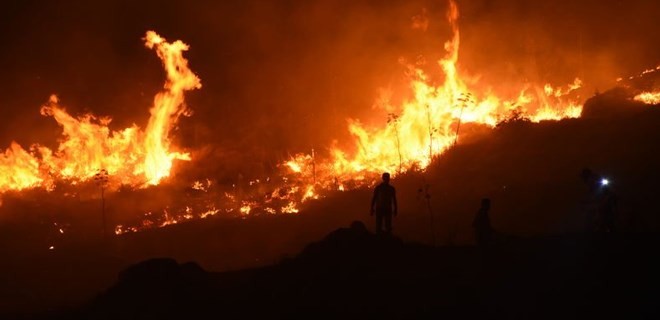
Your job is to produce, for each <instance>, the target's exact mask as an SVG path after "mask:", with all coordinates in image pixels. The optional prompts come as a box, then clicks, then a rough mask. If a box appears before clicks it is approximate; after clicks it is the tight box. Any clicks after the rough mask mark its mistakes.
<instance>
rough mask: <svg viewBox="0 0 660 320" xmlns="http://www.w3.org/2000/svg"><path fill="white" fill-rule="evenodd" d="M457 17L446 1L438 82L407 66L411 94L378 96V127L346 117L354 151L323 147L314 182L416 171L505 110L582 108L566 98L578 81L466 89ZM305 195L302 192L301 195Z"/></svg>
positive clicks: (299, 167) (299, 158)
mask: <svg viewBox="0 0 660 320" xmlns="http://www.w3.org/2000/svg"><path fill="white" fill-rule="evenodd" d="M458 18H459V11H458V6H457V5H456V3H455V2H454V1H450V3H449V9H448V12H447V20H448V22H449V24H450V26H451V30H452V34H453V36H452V37H451V39H450V40H449V41H447V42H445V44H444V48H445V50H446V54H445V56H444V58H442V59H441V60H440V61H438V66H439V68H440V69H441V71H442V72H443V74H444V75H445V78H444V81H443V82H442V83H441V84H440V85H436V84H434V83H433V82H432V81H431V80H430V77H429V75H428V74H427V73H426V72H425V71H424V70H422V69H421V68H420V67H418V66H416V65H413V64H407V69H408V73H409V75H410V89H411V92H412V94H411V98H409V99H408V100H407V101H405V102H403V103H402V104H401V105H399V106H393V105H390V103H389V101H388V97H386V96H385V97H380V99H379V100H378V101H380V102H381V104H382V107H383V109H385V110H388V111H390V110H394V111H395V112H392V113H390V114H388V117H387V120H388V121H387V125H385V126H381V127H378V126H376V127H367V126H365V125H363V124H362V123H361V122H360V121H358V120H354V119H349V120H348V123H349V124H348V130H349V131H350V133H351V134H352V135H353V137H354V138H355V145H356V146H357V150H355V151H354V152H352V153H351V152H347V151H345V150H343V149H341V148H340V147H336V146H333V147H331V148H330V153H331V155H332V159H330V160H328V161H325V162H322V163H318V164H315V165H314V168H315V170H316V172H314V178H315V179H317V178H318V180H319V181H320V183H321V184H322V185H324V186H326V187H327V186H329V185H332V184H335V185H337V187H336V188H333V189H334V190H337V189H339V188H342V189H343V188H344V186H343V185H342V184H341V183H333V182H332V181H333V180H334V181H336V180H337V179H339V180H342V181H345V180H351V181H363V182H367V179H365V178H366V177H367V176H370V175H371V176H372V175H373V174H374V173H378V172H385V171H387V172H392V173H394V174H396V173H400V172H404V171H407V170H411V169H413V168H418V169H424V168H426V167H427V166H428V165H429V164H430V163H431V161H432V160H433V159H434V158H435V157H437V156H438V155H440V154H442V153H443V152H444V151H446V150H447V149H448V148H449V147H451V146H453V145H454V144H456V143H457V142H458V138H459V134H460V126H461V124H465V123H475V124H481V125H484V126H490V127H493V126H495V125H496V124H497V123H498V122H499V121H500V120H502V118H504V117H506V116H508V115H511V114H513V113H516V114H519V116H520V118H523V119H528V120H530V121H533V122H540V121H544V120H560V119H564V118H576V117H579V116H580V114H581V112H582V105H581V104H580V103H579V102H578V101H577V98H575V97H574V96H575V95H576V91H577V90H578V89H579V88H581V86H582V81H581V80H580V79H578V78H575V79H574V80H573V82H572V83H571V84H569V85H567V86H564V87H554V86H552V85H550V84H545V85H544V86H542V87H541V86H537V85H533V84H524V85H522V86H521V88H520V89H519V94H518V95H517V96H513V97H505V98H502V97H498V96H496V95H495V94H494V93H492V91H491V90H490V89H489V88H486V87H484V88H480V87H477V88H474V87H471V86H468V84H467V83H468V81H466V80H464V79H465V78H466V77H465V76H464V75H463V74H462V73H461V72H459V67H458V61H459V47H460V31H459V27H458ZM473 82H474V81H469V83H473ZM472 86H474V85H472ZM309 162H310V156H309V155H295V156H294V157H292V158H291V159H290V160H289V161H287V162H286V163H285V165H286V167H288V168H289V169H290V172H291V173H294V174H299V175H306V176H309V173H308V172H307V171H306V170H305V168H310V164H309ZM307 190H309V189H307ZM312 190H313V189H312ZM307 198H308V195H307V194H305V195H304V196H303V199H307Z"/></svg>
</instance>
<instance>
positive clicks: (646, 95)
mask: <svg viewBox="0 0 660 320" xmlns="http://www.w3.org/2000/svg"><path fill="white" fill-rule="evenodd" d="M633 99H634V100H635V101H639V102H643V103H646V104H660V91H655V92H642V93H640V94H638V95H636V96H635V97H634V98H633Z"/></svg>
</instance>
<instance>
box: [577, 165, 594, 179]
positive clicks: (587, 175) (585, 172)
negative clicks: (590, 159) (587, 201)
mask: <svg viewBox="0 0 660 320" xmlns="http://www.w3.org/2000/svg"><path fill="white" fill-rule="evenodd" d="M593 176H594V172H593V171H591V169H589V168H584V169H582V172H580V178H582V180H584V181H589V179H591V178H592V177H593Z"/></svg>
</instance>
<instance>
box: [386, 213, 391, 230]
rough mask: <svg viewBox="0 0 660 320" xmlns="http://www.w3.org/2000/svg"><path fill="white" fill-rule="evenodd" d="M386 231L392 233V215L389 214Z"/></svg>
mask: <svg viewBox="0 0 660 320" xmlns="http://www.w3.org/2000/svg"><path fill="white" fill-rule="evenodd" d="M385 231H386V232H387V233H392V215H391V214H388V215H386V216H385Z"/></svg>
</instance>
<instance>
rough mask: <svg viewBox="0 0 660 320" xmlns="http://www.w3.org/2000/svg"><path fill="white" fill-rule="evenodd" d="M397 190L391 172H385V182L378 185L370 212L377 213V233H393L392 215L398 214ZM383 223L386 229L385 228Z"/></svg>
mask: <svg viewBox="0 0 660 320" xmlns="http://www.w3.org/2000/svg"><path fill="white" fill-rule="evenodd" d="M397 211H398V208H397V203H396V191H395V189H394V187H393V186H391V185H390V174H389V173H387V172H385V173H383V182H382V183H380V184H379V185H378V186H376V189H375V190H374V196H373V198H372V199H371V210H370V214H371V215H372V216H373V215H374V213H375V214H376V233H377V234H381V233H383V231H384V232H385V233H387V234H391V233H392V216H395V217H396V215H397ZM383 224H384V227H385V230H383Z"/></svg>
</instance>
